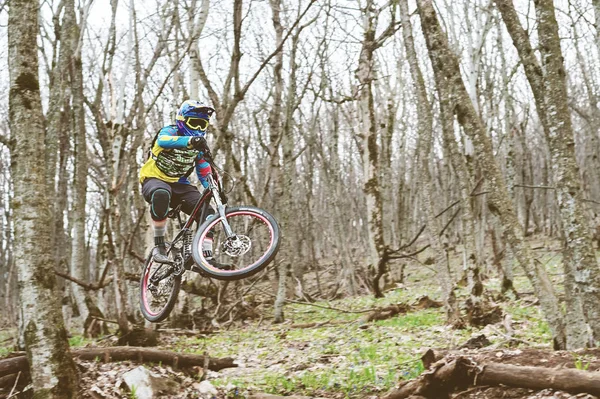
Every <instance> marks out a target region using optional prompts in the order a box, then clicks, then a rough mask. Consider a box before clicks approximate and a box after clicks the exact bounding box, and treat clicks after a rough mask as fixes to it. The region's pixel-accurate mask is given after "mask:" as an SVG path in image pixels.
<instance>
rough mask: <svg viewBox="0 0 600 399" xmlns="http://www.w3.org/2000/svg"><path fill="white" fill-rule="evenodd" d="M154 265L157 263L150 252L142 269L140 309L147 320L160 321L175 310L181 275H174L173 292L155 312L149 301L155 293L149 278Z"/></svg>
mask: <svg viewBox="0 0 600 399" xmlns="http://www.w3.org/2000/svg"><path fill="white" fill-rule="evenodd" d="M154 265H155V263H154V261H153V260H152V252H150V254H149V255H148V258H147V259H146V263H145V264H144V269H143V270H142V275H141V277H140V310H141V312H142V315H143V316H144V318H145V319H146V320H148V321H150V322H153V323H158V322H161V321H163V320H164V319H166V318H167V317H169V315H170V314H171V311H172V310H173V307H174V306H175V302H177V297H178V296H179V290H180V289H181V275H179V276H177V275H172V278H173V286H172V288H171V292H170V294H169V297H168V299H167V302H166V303H165V305H164V306H163V307H162V308H161V309H160V310H159V311H156V312H155V311H153V310H152V309H150V305H149V302H148V301H149V295H153V294H152V293H151V292H149V288H148V280H149V278H150V273H151V271H152V266H154ZM169 278H170V277H169Z"/></svg>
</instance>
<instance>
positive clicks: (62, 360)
mask: <svg viewBox="0 0 600 399" xmlns="http://www.w3.org/2000/svg"><path fill="white" fill-rule="evenodd" d="M38 6H39V4H38V2H33V1H25V0H16V1H11V4H10V9H9V16H8V48H9V56H8V60H9V76H10V92H9V121H10V130H11V132H12V134H13V138H14V142H15V145H14V148H13V149H11V160H12V178H13V181H14V198H13V202H12V205H11V208H12V209H13V211H14V220H15V241H16V242H17V243H18V245H16V246H15V260H16V264H17V267H18V277H19V296H20V302H21V313H22V318H23V326H24V329H25V330H24V332H25V346H26V349H27V358H28V360H29V364H30V365H31V367H30V371H31V376H32V380H33V389H34V391H35V395H36V397H40V398H41V397H48V398H76V397H78V396H79V395H78V387H77V379H78V377H77V369H76V368H75V363H74V362H73V359H72V357H71V354H70V352H69V345H68V341H67V333H66V330H65V328H64V324H63V320H62V315H61V311H60V304H59V301H58V297H57V292H56V279H55V276H54V272H53V267H54V264H53V255H52V254H53V248H51V241H50V236H51V235H52V233H53V232H52V224H51V221H52V216H51V209H50V208H49V206H48V205H49V198H48V191H47V189H46V188H47V185H46V182H45V179H44V178H45V173H46V162H45V157H44V156H43V154H44V137H45V131H44V117H43V114H42V112H41V110H42V104H41V97H40V87H39V80H38V56H37V49H38V47H37V34H38ZM40 154H42V155H41V156H40Z"/></svg>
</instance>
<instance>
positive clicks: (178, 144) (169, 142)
mask: <svg viewBox="0 0 600 399" xmlns="http://www.w3.org/2000/svg"><path fill="white" fill-rule="evenodd" d="M190 139H191V137H190V136H178V135H177V128H176V127H174V126H165V127H163V128H162V129H160V132H158V137H157V139H156V144H157V145H158V146H159V147H160V148H189V141H190Z"/></svg>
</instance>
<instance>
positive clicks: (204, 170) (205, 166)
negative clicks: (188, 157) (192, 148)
mask: <svg viewBox="0 0 600 399" xmlns="http://www.w3.org/2000/svg"><path fill="white" fill-rule="evenodd" d="M211 172H212V169H211V167H210V164H209V163H208V162H206V159H204V154H203V153H202V152H199V153H198V156H197V157H196V175H197V176H198V180H200V183H202V186H203V187H204V188H207V187H208V182H207V181H206V176H208V175H209V174H210V173H211Z"/></svg>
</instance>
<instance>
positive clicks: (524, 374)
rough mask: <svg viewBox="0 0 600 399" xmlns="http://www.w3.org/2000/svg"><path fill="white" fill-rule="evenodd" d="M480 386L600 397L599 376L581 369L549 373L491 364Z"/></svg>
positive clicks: (480, 378) (480, 375) (485, 368)
mask: <svg viewBox="0 0 600 399" xmlns="http://www.w3.org/2000/svg"><path fill="white" fill-rule="evenodd" d="M476 382H477V385H499V384H503V385H509V386H513V387H518V388H528V389H545V388H552V389H556V390H559V391H565V392H570V393H574V394H577V393H589V394H592V395H595V396H598V395H600V373H598V372H591V371H584V370H578V369H565V368H563V369H550V368H545V367H531V366H515V365H512V364H502V363H488V364H484V365H483V370H482V371H481V372H480V373H478V375H477V379H476Z"/></svg>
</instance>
